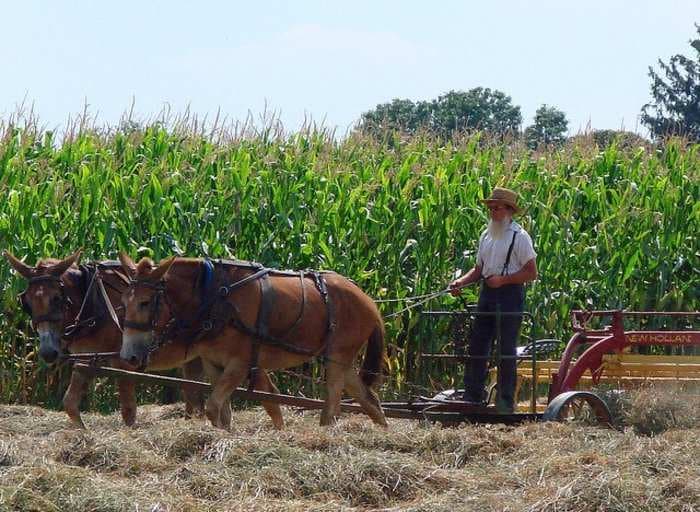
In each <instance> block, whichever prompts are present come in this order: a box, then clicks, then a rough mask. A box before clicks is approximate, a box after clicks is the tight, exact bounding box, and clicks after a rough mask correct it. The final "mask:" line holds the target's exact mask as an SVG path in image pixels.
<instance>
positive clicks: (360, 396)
mask: <svg viewBox="0 0 700 512" xmlns="http://www.w3.org/2000/svg"><path fill="white" fill-rule="evenodd" d="M345 389H346V390H347V391H348V393H349V394H350V396H351V397H353V398H354V399H355V400H356V401H357V403H359V404H360V407H362V410H363V411H365V413H367V416H369V417H370V418H372V421H374V422H375V423H376V424H377V425H381V426H382V427H386V426H388V425H387V422H386V417H385V416H384V412H383V411H382V406H381V404H380V403H379V397H378V396H377V393H376V392H375V391H374V390H373V389H372V388H370V387H368V386H366V385H365V383H364V382H362V379H361V378H360V376H359V375H358V374H357V372H355V370H354V369H353V368H349V369H348V370H347V371H346V372H345Z"/></svg>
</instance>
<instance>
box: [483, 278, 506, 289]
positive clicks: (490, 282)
mask: <svg viewBox="0 0 700 512" xmlns="http://www.w3.org/2000/svg"><path fill="white" fill-rule="evenodd" d="M506 279H507V276H491V277H489V278H487V279H486V286H488V287H489V288H500V287H501V286H503V285H504V284H508V283H507V282H506Z"/></svg>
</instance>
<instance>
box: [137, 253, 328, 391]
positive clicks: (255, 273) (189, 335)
mask: <svg viewBox="0 0 700 512" xmlns="http://www.w3.org/2000/svg"><path fill="white" fill-rule="evenodd" d="M232 269H236V270H237V269H242V270H247V271H249V272H250V274H248V275H246V276H245V277H243V278H241V279H239V280H237V281H235V282H233V283H230V282H228V274H229V271H230V270H232ZM327 273H328V272H321V271H313V270H306V271H304V270H302V271H298V272H292V271H282V270H276V269H271V268H267V267H264V266H263V265H260V264H259V263H253V262H248V261H241V260H210V259H204V260H202V263H201V266H200V275H199V278H198V283H199V288H200V307H199V308H198V310H197V313H196V315H195V318H194V320H193V321H191V322H188V321H186V320H184V319H181V318H176V317H175V315H174V312H173V309H172V308H170V314H171V318H170V320H169V321H168V322H167V323H166V324H165V326H164V328H163V329H162V330H161V331H160V332H157V321H158V309H159V307H160V304H161V302H162V301H164V302H167V295H166V293H165V292H166V285H165V281H163V280H161V281H160V282H158V283H156V284H153V283H148V282H147V281H144V280H132V281H131V284H130V286H131V287H136V286H147V287H149V288H152V289H154V290H155V291H156V293H155V297H154V299H153V300H152V301H151V310H150V313H149V316H150V318H149V321H148V322H131V321H125V322H124V326H125V327H130V328H132V329H136V330H141V331H151V332H153V334H154V338H155V340H156V343H155V344H154V345H153V346H152V347H151V351H155V350H156V349H158V348H160V347H161V346H163V345H165V344H166V343H169V342H171V341H174V340H183V341H185V342H186V343H187V344H188V345H189V344H193V343H195V342H197V341H201V340H204V339H207V338H214V337H216V336H217V335H218V334H219V333H220V332H221V331H222V330H223V329H224V328H225V327H226V326H227V325H232V326H233V327H234V328H235V329H236V330H238V331H239V332H241V333H243V334H246V335H248V336H250V338H251V342H252V352H251V360H250V367H249V375H248V377H249V386H250V387H252V386H254V383H255V378H256V376H257V372H258V369H259V368H258V359H259V354H260V346H261V345H263V344H264V345H268V346H272V347H277V348H280V349H282V350H285V351H287V352H291V353H294V354H299V355H304V356H309V357H313V356H317V355H319V353H323V357H324V358H327V356H328V353H329V347H330V341H331V337H332V335H333V332H334V331H335V310H334V307H333V302H332V300H331V298H330V295H329V293H328V287H327V285H326V280H325V277H324V275H325V274H327ZM270 276H286V277H296V278H298V279H299V281H300V285H301V307H300V309H299V314H298V315H297V318H296V320H295V321H294V323H293V324H292V325H291V326H290V327H288V328H287V329H286V332H285V333H284V334H283V335H282V336H275V335H273V334H271V333H270V316H271V314H272V312H273V311H274V309H275V306H276V292H275V289H274V287H273V286H272V283H271V280H270ZM306 277H310V278H311V279H312V280H313V282H314V284H315V286H316V289H317V290H318V292H319V294H320V295H321V298H322V300H323V303H324V304H325V306H326V313H327V314H326V330H325V333H324V336H323V340H322V343H321V347H320V349H318V350H310V349H306V348H303V347H298V346H296V345H294V344H293V343H291V342H289V341H287V340H288V338H289V336H290V333H292V332H293V331H294V329H295V328H296V327H297V326H298V325H299V324H300V323H301V321H302V319H303V316H304V313H305V309H306V300H307V292H306V285H305V278H306ZM255 281H257V283H258V284H259V287H260V308H259V309H258V314H257V318H256V321H255V325H254V326H250V325H248V324H246V323H245V322H244V321H243V319H242V318H241V317H240V310H239V308H238V307H237V306H236V305H235V304H234V303H232V302H231V301H230V300H229V299H228V297H229V295H230V294H231V293H232V292H233V291H235V290H237V289H239V288H241V287H243V286H245V285H246V284H249V283H251V282H255Z"/></svg>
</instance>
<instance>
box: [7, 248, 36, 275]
mask: <svg viewBox="0 0 700 512" xmlns="http://www.w3.org/2000/svg"><path fill="white" fill-rule="evenodd" d="M2 255H3V256H5V258H6V259H7V261H8V262H9V263H10V265H12V268H14V269H15V270H16V271H17V273H18V274H19V275H21V276H22V277H24V278H26V279H29V278H30V277H32V275H33V274H34V268H33V267H30V266H29V265H27V264H25V263H24V262H22V261H20V260H18V259H17V258H16V257H15V255H14V254H12V253H11V252H10V251H3V252H2Z"/></svg>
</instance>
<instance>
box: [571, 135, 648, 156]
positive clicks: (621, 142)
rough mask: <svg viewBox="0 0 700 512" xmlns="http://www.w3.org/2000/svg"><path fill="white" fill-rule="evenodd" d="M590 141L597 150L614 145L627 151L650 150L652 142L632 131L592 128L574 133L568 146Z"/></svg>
mask: <svg viewBox="0 0 700 512" xmlns="http://www.w3.org/2000/svg"><path fill="white" fill-rule="evenodd" d="M587 143H592V144H593V145H594V146H596V148H597V149H598V150H601V151H602V150H604V149H606V148H607V147H608V146H611V145H613V144H614V145H615V147H616V148H617V149H618V150H621V151H625V152H629V151H636V150H638V149H640V148H641V149H644V150H651V149H652V143H651V142H650V141H649V140H648V139H645V138H644V137H642V136H640V135H637V134H636V133H634V132H628V131H624V130H593V131H591V132H589V133H585V134H583V135H575V136H573V137H570V138H569V139H568V145H569V146H574V147H575V146H581V145H585V144H587Z"/></svg>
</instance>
